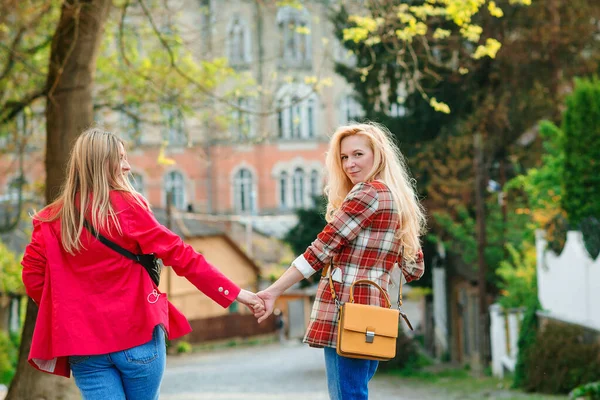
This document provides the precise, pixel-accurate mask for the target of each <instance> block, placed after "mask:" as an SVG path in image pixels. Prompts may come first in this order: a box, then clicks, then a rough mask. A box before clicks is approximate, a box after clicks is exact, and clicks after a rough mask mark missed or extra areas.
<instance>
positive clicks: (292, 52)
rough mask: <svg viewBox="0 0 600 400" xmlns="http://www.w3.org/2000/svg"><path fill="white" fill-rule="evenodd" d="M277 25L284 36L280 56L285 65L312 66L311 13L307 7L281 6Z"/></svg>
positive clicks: (296, 66)
mask: <svg viewBox="0 0 600 400" xmlns="http://www.w3.org/2000/svg"><path fill="white" fill-rule="evenodd" d="M277 25H278V26H279V33H280V37H281V38H282V39H281V40H282V42H281V48H280V57H281V62H282V64H283V65H285V66H288V67H294V68H306V67H310V66H311V58H312V55H311V51H312V49H311V31H310V14H309V13H308V11H307V10H306V8H302V10H298V9H297V8H294V7H289V6H285V7H281V8H279V10H278V11H277Z"/></svg>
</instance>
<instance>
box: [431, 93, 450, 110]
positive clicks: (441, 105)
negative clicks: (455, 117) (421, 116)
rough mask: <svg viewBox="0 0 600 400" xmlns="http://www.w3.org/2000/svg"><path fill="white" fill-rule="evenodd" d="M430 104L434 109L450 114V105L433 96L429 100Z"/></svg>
mask: <svg viewBox="0 0 600 400" xmlns="http://www.w3.org/2000/svg"><path fill="white" fill-rule="evenodd" d="M429 105H430V106H431V107H433V109H434V110H435V111H437V112H442V113H444V114H450V106H448V104H446V103H444V102H441V101H437V100H436V98H435V97H432V98H431V99H430V100H429Z"/></svg>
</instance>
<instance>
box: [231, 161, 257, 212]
mask: <svg viewBox="0 0 600 400" xmlns="http://www.w3.org/2000/svg"><path fill="white" fill-rule="evenodd" d="M233 200H234V203H235V204H234V207H235V210H236V211H237V212H239V213H249V212H252V211H254V209H255V208H254V207H255V204H254V179H253V177H252V173H251V172H250V170H248V169H246V168H242V169H240V170H239V171H238V172H237V173H236V174H235V177H234V179H233Z"/></svg>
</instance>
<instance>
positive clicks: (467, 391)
mask: <svg viewBox="0 0 600 400" xmlns="http://www.w3.org/2000/svg"><path fill="white" fill-rule="evenodd" d="M386 373H387V374H390V375H394V376H398V377H399V378H400V379H402V381H403V384H406V385H410V386H412V387H415V388H418V387H421V388H426V389H427V390H428V391H432V392H436V393H439V396H440V398H444V399H448V400H450V399H457V400H458V399H461V400H462V399H465V400H466V399H473V400H475V399H502V400H558V399H567V397H566V396H552V395H545V394H537V393H524V392H521V391H518V390H513V389H511V388H510V387H511V384H512V382H511V381H510V380H508V379H498V378H494V377H491V376H486V377H482V378H476V377H473V376H472V375H471V372H470V371H469V370H468V369H465V368H462V369H460V368H446V369H442V370H439V371H432V370H428V369H422V370H417V371H415V370H406V369H404V370H392V371H388V372H386Z"/></svg>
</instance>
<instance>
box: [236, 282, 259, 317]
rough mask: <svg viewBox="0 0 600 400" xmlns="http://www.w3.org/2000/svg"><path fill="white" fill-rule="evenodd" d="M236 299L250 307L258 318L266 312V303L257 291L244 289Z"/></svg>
mask: <svg viewBox="0 0 600 400" xmlns="http://www.w3.org/2000/svg"><path fill="white" fill-rule="evenodd" d="M236 300H237V301H239V302H240V303H242V304H244V305H245V306H246V307H248V309H249V310H250V311H252V313H253V314H254V316H255V317H256V318H260V317H262V316H263V315H264V314H265V303H264V301H263V300H262V299H261V298H260V297H258V296H257V295H256V294H255V293H252V292H250V291H248V290H245V289H242V290H241V291H240V294H238V297H237V299H236Z"/></svg>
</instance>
